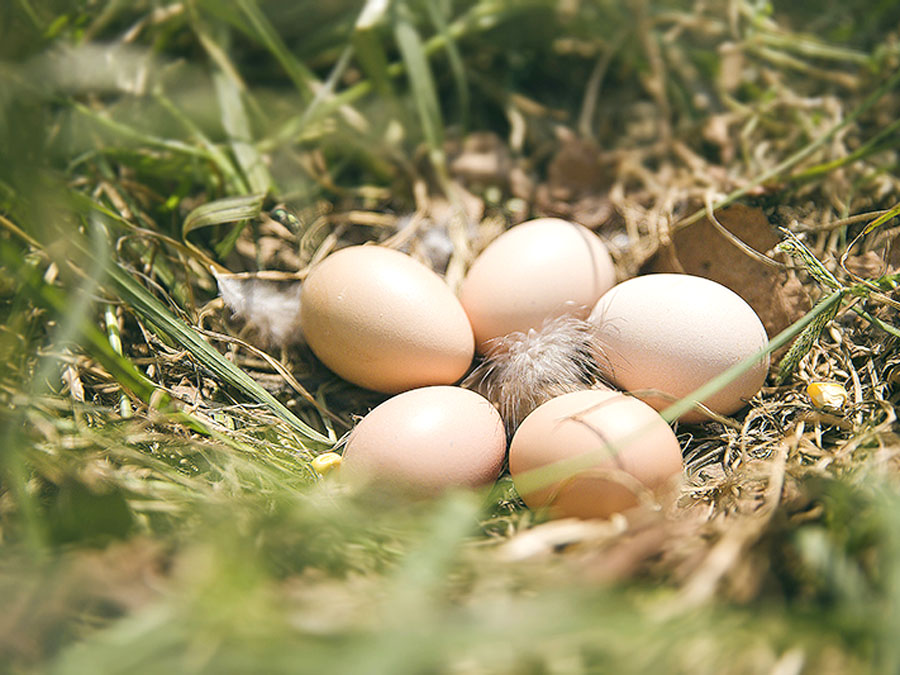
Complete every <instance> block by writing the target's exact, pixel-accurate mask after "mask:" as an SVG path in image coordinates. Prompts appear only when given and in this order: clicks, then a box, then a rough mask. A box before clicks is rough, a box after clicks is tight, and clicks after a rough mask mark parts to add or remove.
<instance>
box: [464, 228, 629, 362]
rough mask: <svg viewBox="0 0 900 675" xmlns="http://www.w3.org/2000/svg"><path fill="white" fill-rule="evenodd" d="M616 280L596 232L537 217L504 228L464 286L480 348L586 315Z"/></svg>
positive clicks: (476, 263)
mask: <svg viewBox="0 0 900 675" xmlns="http://www.w3.org/2000/svg"><path fill="white" fill-rule="evenodd" d="M615 282H616V275H615V269H614V268H613V263H612V259H611V258H610V257H609V252H608V251H607V249H606V246H605V245H604V244H603V242H602V241H601V240H600V238H599V237H597V235H595V234H594V233H593V232H591V231H590V230H588V229H587V228H585V227H583V226H581V225H578V224H576V223H570V222H569V221H566V220H561V219H559V218H538V219H537V220H531V221H528V222H526V223H522V224H521V225H517V226H515V227H513V228H512V229H510V230H508V231H507V232H504V233H503V234H502V235H500V236H499V237H498V238H497V239H495V240H494V241H493V242H491V244H490V245H489V246H488V247H487V248H486V249H485V250H484V251H483V252H482V253H481V255H479V256H478V258H477V259H476V260H475V262H474V263H473V264H472V267H471V269H470V270H469V272H468V274H467V275H466V278H465V280H464V281H463V284H462V287H461V288H460V302H461V303H462V305H463V307H464V308H465V310H466V314H468V315H469V320H470V321H471V322H472V329H473V330H474V331H475V342H476V345H477V348H478V350H479V351H481V352H483V351H485V349H486V348H487V346H488V345H486V342H487V341H488V340H490V339H491V338H496V337H500V336H503V335H508V334H510V333H513V332H527V331H528V329H530V328H534V329H535V330H537V329H540V327H541V326H542V325H543V323H544V321H545V320H546V319H549V318H554V317H557V316H561V315H563V314H566V313H572V314H575V315H576V316H578V317H579V318H582V319H583V318H585V317H587V315H588V313H589V312H590V309H591V307H593V306H594V303H596V302H597V299H598V298H599V297H600V296H601V295H602V294H603V293H604V292H606V291H607V290H608V289H609V288H610V287H611V286H612V285H613V284H614V283H615Z"/></svg>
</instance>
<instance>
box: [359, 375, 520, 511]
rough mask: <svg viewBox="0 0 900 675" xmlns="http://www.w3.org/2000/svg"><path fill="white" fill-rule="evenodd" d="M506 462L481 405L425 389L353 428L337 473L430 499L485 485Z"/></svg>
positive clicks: (491, 413) (486, 407)
mask: <svg viewBox="0 0 900 675" xmlns="http://www.w3.org/2000/svg"><path fill="white" fill-rule="evenodd" d="M505 454H506V432H505V431H504V428H503V422H502V421H501V419H500V415H499V414H498V413H497V411H496V409H495V408H494V406H492V405H491V404H490V402H489V401H488V400H487V399H485V398H484V397H482V396H480V395H479V394H476V393H475V392H473V391H470V390H468V389H463V388H461V387H448V386H434V387H423V388H420V389H412V390H410V391H407V392H404V393H402V394H398V395H397V396H393V397H391V398H389V399H388V400H387V401H385V402H384V403H382V404H381V405H379V406H377V407H376V408H374V409H373V410H372V411H371V412H370V413H369V414H368V415H366V416H365V417H364V418H363V419H362V421H361V422H360V423H359V424H358V425H356V427H355V428H354V429H353V431H352V432H351V434H350V437H349V438H348V440H347V445H346V448H345V449H344V456H343V462H342V464H341V473H342V476H343V477H345V478H347V479H349V480H350V481H363V482H377V483H378V484H379V485H382V486H385V487H389V488H393V489H395V490H401V491H405V492H410V493H414V494H431V493H435V492H440V491H442V490H445V489H448V488H454V487H478V486H482V485H486V484H488V483H491V482H492V481H494V480H495V479H496V478H497V476H498V474H499V473H500V469H501V467H502V466H503V459H504V456H505Z"/></svg>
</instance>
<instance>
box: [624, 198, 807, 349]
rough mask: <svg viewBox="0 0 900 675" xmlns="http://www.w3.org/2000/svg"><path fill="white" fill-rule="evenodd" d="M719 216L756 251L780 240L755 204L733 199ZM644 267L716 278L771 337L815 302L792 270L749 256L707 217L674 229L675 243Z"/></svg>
mask: <svg viewBox="0 0 900 675" xmlns="http://www.w3.org/2000/svg"><path fill="white" fill-rule="evenodd" d="M716 218H717V219H718V221H719V222H720V223H721V224H722V225H723V226H724V227H725V229H727V230H728V231H729V232H731V233H732V234H733V235H735V236H736V237H737V238H738V239H740V240H741V241H743V242H744V243H745V244H747V245H748V246H750V247H751V248H754V249H756V250H757V251H760V252H765V251H768V250H769V249H771V248H773V247H774V246H775V245H776V244H777V243H778V241H779V239H778V236H777V235H776V234H775V232H774V230H773V229H772V227H771V225H770V224H769V221H768V219H767V218H766V216H765V214H763V212H762V211H761V210H759V209H757V208H752V207H749V206H744V205H742V204H735V205H733V206H730V207H728V208H727V209H724V210H722V211H718V212H716ZM642 272H643V273H658V272H683V273H685V274H693V275H696V276H700V277H705V278H707V279H712V280H713V281H717V282H718V283H720V284H722V285H723V286H726V287H728V288H730V289H731V290H732V291H734V292H735V293H737V294H738V295H740V296H741V297H742V298H743V299H744V300H746V301H747V302H748V303H749V304H750V306H751V307H753V309H754V310H755V311H756V313H757V314H758V315H759V318H760V319H762V322H763V325H764V326H765V327H766V332H767V333H768V334H769V336H770V337H771V336H774V335H777V334H778V333H779V332H781V331H782V330H783V329H784V328H786V327H787V326H789V325H790V324H792V323H793V322H794V321H796V320H797V319H799V318H800V317H801V316H803V315H804V314H806V312H808V311H809V310H810V308H811V307H812V304H811V302H810V299H809V296H808V295H807V293H806V290H805V289H804V288H803V286H802V284H801V283H800V281H799V280H798V279H797V278H796V276H795V275H794V274H792V273H791V272H790V271H789V270H782V269H776V268H774V267H770V266H768V265H766V264H764V263H762V262H760V261H759V260H756V259H754V258H751V257H750V256H749V255H747V254H746V253H745V252H743V251H741V250H740V249H739V248H738V247H737V246H735V245H734V244H733V243H732V242H730V241H729V240H728V239H726V238H725V237H724V236H723V235H722V234H720V233H719V232H718V230H716V229H715V227H714V226H713V225H712V223H710V222H709V220H708V219H706V218H704V219H703V220H700V221H698V222H696V223H694V224H693V225H691V226H689V227H686V228H684V229H682V230H679V231H677V232H674V233H672V235H671V243H670V244H668V245H664V246H661V247H660V249H659V251H657V253H656V254H655V255H654V256H653V257H652V258H651V259H650V260H649V261H648V262H647V264H646V265H645V266H644V269H643V270H642Z"/></svg>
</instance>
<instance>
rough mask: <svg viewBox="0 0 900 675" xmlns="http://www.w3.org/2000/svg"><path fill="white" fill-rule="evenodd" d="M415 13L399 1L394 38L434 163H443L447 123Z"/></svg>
mask: <svg viewBox="0 0 900 675" xmlns="http://www.w3.org/2000/svg"><path fill="white" fill-rule="evenodd" d="M411 14H412V13H411V12H410V10H409V7H408V6H407V5H406V4H405V3H401V4H399V5H398V6H397V7H396V8H395V12H394V15H393V16H394V37H395V39H396V41H397V47H399V49H400V54H401V56H402V58H403V63H404V65H405V66H406V72H407V76H408V77H409V84H410V87H411V88H412V94H413V98H414V99H415V104H416V110H417V112H418V114H419V121H420V123H421V124H422V131H423V132H424V134H425V140H426V142H427V143H428V148H429V151H430V153H429V154H430V156H431V160H432V163H434V164H435V165H437V166H442V165H443V157H444V149H443V148H444V133H443V129H444V123H443V120H442V119H441V108H440V105H439V104H438V97H437V89H436V88H435V86H434V78H433V77H432V74H431V66H430V65H429V63H428V54H427V53H426V52H425V47H424V44H423V43H422V38H421V37H420V36H419V32H418V30H416V26H415V24H414V23H413V19H412V15H411Z"/></svg>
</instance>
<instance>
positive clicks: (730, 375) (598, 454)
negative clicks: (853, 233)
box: [516, 290, 846, 494]
mask: <svg viewBox="0 0 900 675" xmlns="http://www.w3.org/2000/svg"><path fill="white" fill-rule="evenodd" d="M845 295H846V292H845V291H843V290H838V291H835V292H834V293H832V294H831V295H829V296H827V297H825V298H824V299H823V300H822V301H821V302H819V303H818V304H817V305H816V306H815V307H813V308H812V310H810V311H809V312H807V313H806V314H805V315H804V316H802V317H801V318H800V319H798V320H797V321H795V322H794V323H792V324H791V325H790V326H788V327H787V328H785V329H784V330H783V331H781V332H780V333H779V334H778V335H776V336H775V337H774V338H772V339H771V340H769V344H768V345H767V346H766V348H765V349H762V350H760V351H758V352H756V353H755V354H753V355H752V356H748V357H747V358H746V359H744V360H743V361H741V362H740V363H736V364H735V365H733V366H732V367H731V368H729V369H728V370H726V371H725V372H724V373H722V374H721V375H718V376H716V377H714V378H713V379H712V380H710V381H709V382H707V383H706V384H704V385H703V386H702V387H699V388H698V389H696V390H695V391H692V392H691V393H690V394H688V395H687V396H685V397H684V398H682V399H680V400H678V401H676V402H675V403H673V404H672V405H670V406H668V407H667V408H665V409H664V410H662V411H661V412H660V415H662V417H663V418H664V419H665V420H666V421H667V422H673V421H675V420H677V419H678V418H679V417H681V416H682V415H684V414H685V413H686V412H688V411H690V410H692V409H693V408H694V406H695V405H696V404H697V403H699V402H702V401H703V400H705V399H707V398H709V397H710V396H712V395H713V394H715V393H717V392H718V391H719V390H721V389H722V388H724V387H726V386H727V385H728V384H729V383H730V382H732V381H733V380H735V379H737V378H738V377H740V376H741V375H743V374H744V373H745V372H747V371H748V370H750V369H751V368H753V366H754V365H755V364H756V363H757V362H758V361H759V360H760V359H761V358H763V357H764V356H765V355H766V354H770V353H771V352H773V351H775V350H776V349H780V348H781V347H783V346H784V345H786V344H787V343H788V342H789V341H790V340H791V339H793V338H794V337H795V336H796V335H798V334H800V333H802V332H803V330H804V329H805V328H806V327H807V326H808V325H810V324H812V323H813V322H814V321H816V320H817V319H818V318H819V317H820V316H821V315H824V314H826V313H828V312H831V311H833V310H834V308H835V306H836V305H838V304H839V303H840V302H841V301H842V300H843V298H844V296H845ZM650 428H651V427H649V426H645V427H641V428H640V429H637V430H635V431H634V432H632V433H631V434H629V435H627V436H625V437H624V438H623V439H622V440H621V441H619V443H618V444H617V445H618V446H619V447H621V446H626V445H628V444H629V443H631V442H632V441H634V440H636V439H638V438H640V436H641V435H642V434H645V433H647V432H649V431H650ZM610 452H612V454H614V455H615V454H616V452H617V451H616V447H610V448H604V449H602V450H599V451H592V452H586V453H584V454H582V455H578V456H577V457H572V458H569V459H565V460H562V461H559V462H554V463H553V464H547V465H545V466H542V467H540V468H537V469H532V470H530V471H526V472H524V473H522V474H519V475H518V476H516V489H517V490H518V491H519V493H520V494H521V493H523V492H525V493H528V492H533V491H535V490H539V489H541V488H545V487H547V486H549V485H552V484H553V483H556V482H558V481H560V480H565V479H567V478H570V477H571V476H573V475H574V474H576V473H578V472H580V471H584V470H586V469H589V468H591V467H592V466H594V465H595V464H596V463H597V462H598V461H600V460H603V459H604V458H607V457H608V456H609V453H610Z"/></svg>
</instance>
